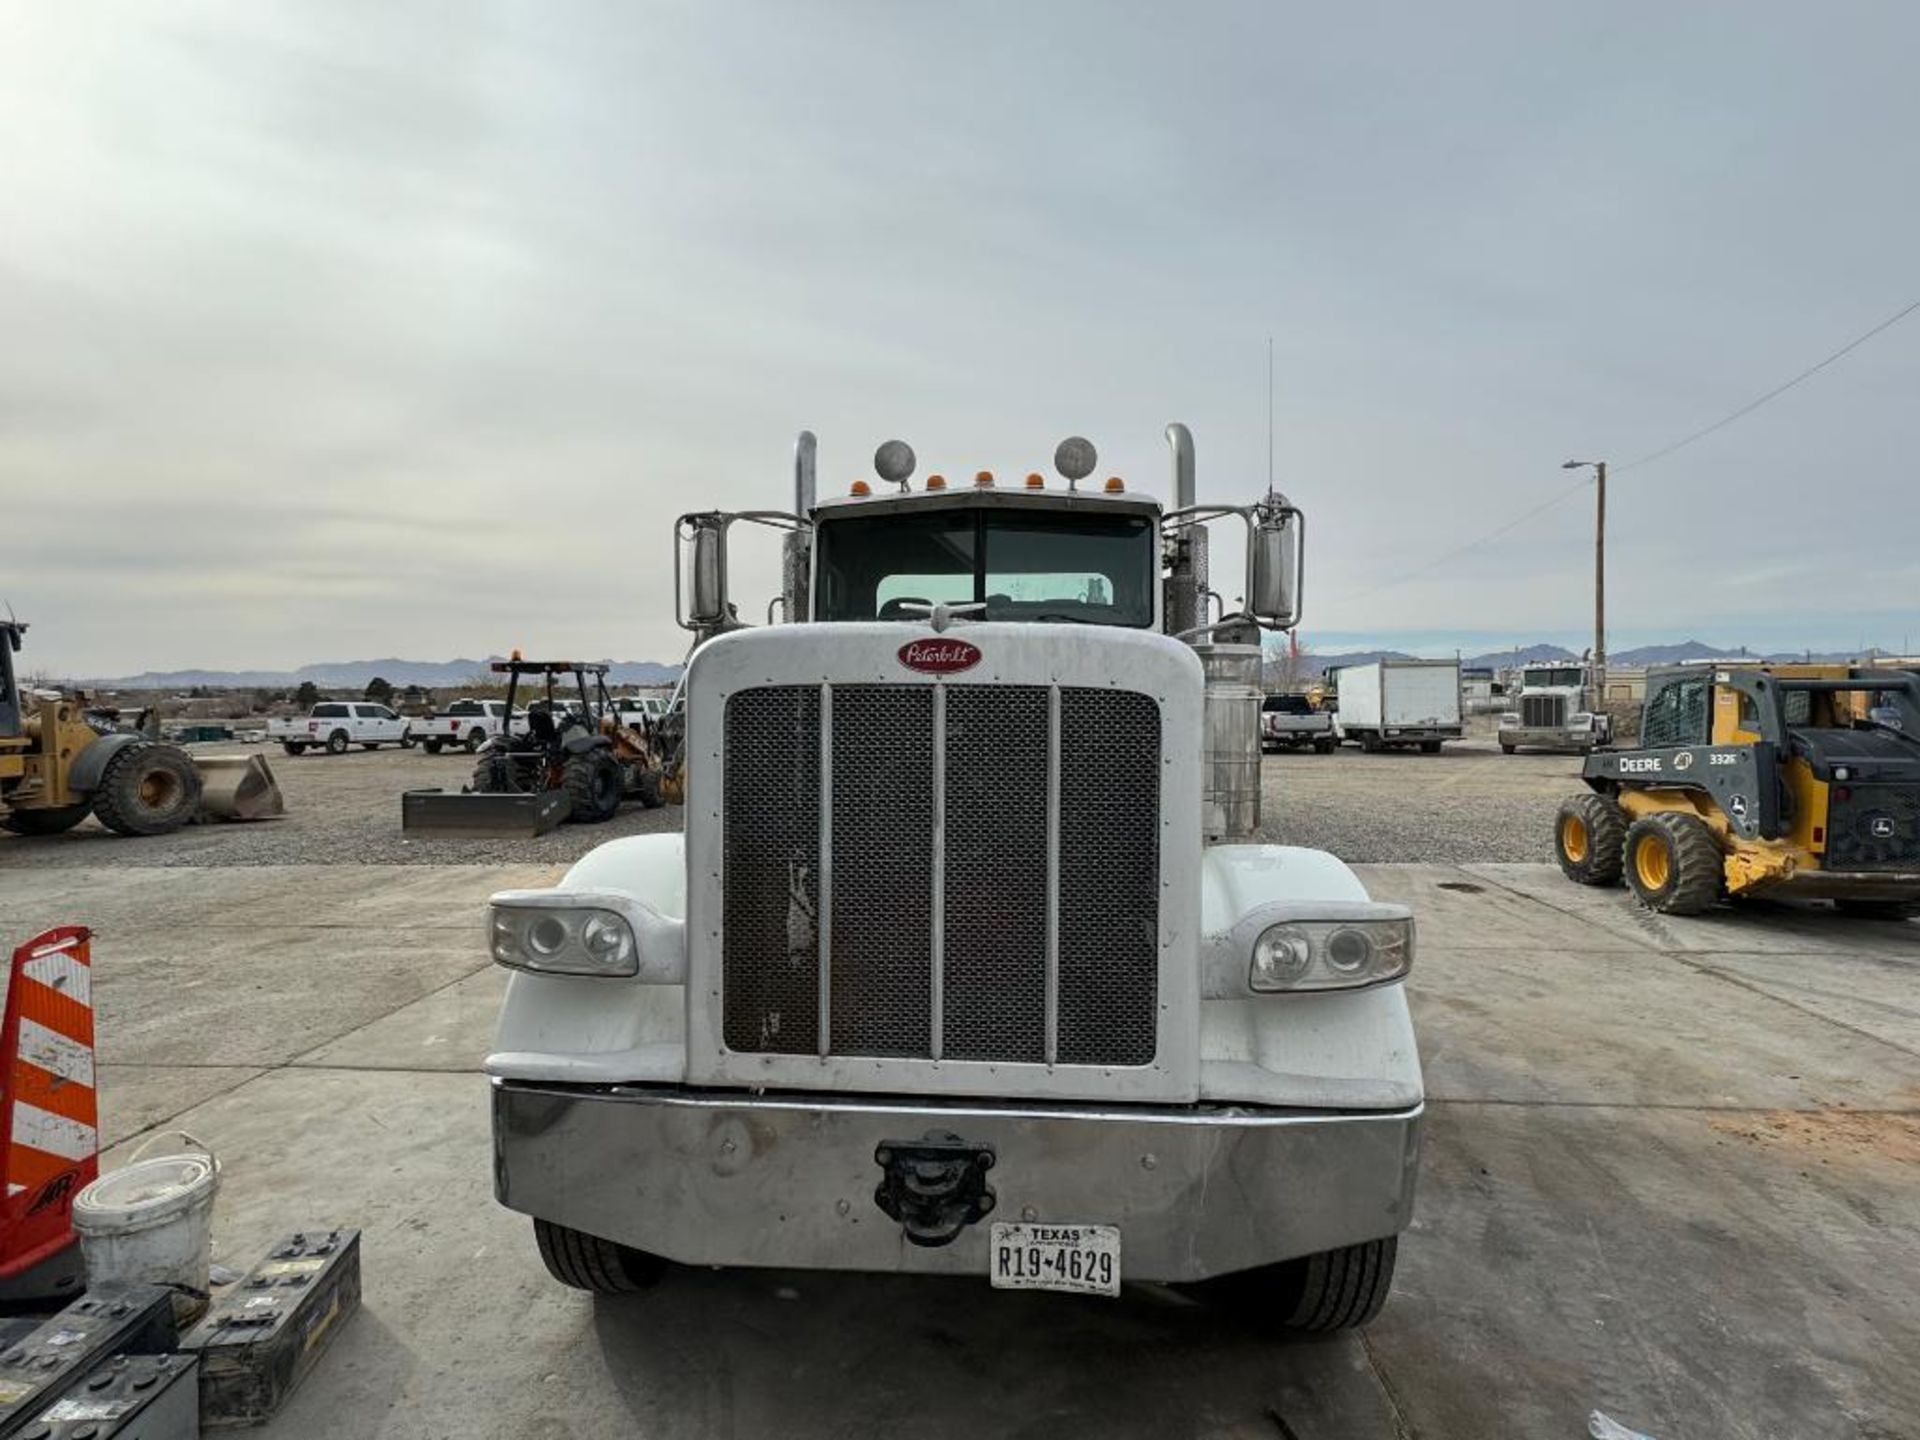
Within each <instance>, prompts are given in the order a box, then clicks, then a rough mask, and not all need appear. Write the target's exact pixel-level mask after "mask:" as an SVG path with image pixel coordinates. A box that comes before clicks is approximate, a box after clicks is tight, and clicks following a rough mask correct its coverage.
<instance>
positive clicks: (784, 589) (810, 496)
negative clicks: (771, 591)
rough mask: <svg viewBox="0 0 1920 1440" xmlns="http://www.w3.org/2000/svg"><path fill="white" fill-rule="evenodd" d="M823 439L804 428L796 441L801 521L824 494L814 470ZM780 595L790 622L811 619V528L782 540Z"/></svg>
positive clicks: (795, 468)
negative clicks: (820, 439)
mask: <svg viewBox="0 0 1920 1440" xmlns="http://www.w3.org/2000/svg"><path fill="white" fill-rule="evenodd" d="M819 443H820V442H819V441H817V440H815V439H814V438H813V432H812V431H811V430H802V431H801V432H800V435H799V438H798V439H796V440H795V441H794V442H793V513H794V514H795V515H798V516H799V517H800V519H801V520H803V521H804V520H806V518H807V517H808V516H809V515H810V514H811V513H812V511H813V505H814V501H815V500H816V499H817V498H818V496H819V493H820V486H819V481H818V479H817V477H816V474H815V469H814V452H815V451H816V450H817V449H818V448H819ZM780 557H781V560H780V569H781V584H780V594H781V597H782V599H783V601H784V602H785V609H786V617H785V618H786V619H787V620H789V621H794V620H804V619H806V618H807V602H808V594H807V592H808V581H809V579H810V578H811V572H812V570H813V532H812V531H811V530H808V529H800V530H789V531H788V532H787V536H786V539H784V540H782V541H781V542H780Z"/></svg>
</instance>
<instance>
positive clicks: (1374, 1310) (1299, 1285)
mask: <svg viewBox="0 0 1920 1440" xmlns="http://www.w3.org/2000/svg"><path fill="white" fill-rule="evenodd" d="M1399 1248H1400V1239H1399V1237H1398V1236H1397V1235H1390V1236H1388V1237H1387V1238H1386V1239H1385V1240H1369V1241H1367V1242H1366V1243H1365V1244H1361V1245H1345V1246H1342V1247H1341V1248H1340V1249H1338V1250H1326V1251H1322V1252H1321V1253H1320V1254H1318V1255H1303V1256H1301V1257H1300V1258H1299V1259H1298V1260H1286V1261H1282V1262H1281V1263H1280V1264H1278V1265H1262V1266H1261V1267H1260V1268H1259V1269H1257V1270H1243V1271H1241V1272H1240V1273H1239V1274H1236V1275H1225V1276H1222V1277H1221V1278H1220V1279H1218V1280H1210V1281H1207V1282H1205V1284H1204V1285H1203V1286H1202V1287H1201V1292H1200V1293H1201V1294H1203V1295H1212V1296H1216V1297H1218V1298H1219V1299H1220V1300H1222V1301H1223V1302H1224V1303H1225V1304H1226V1305H1227V1306H1228V1308H1230V1309H1232V1310H1234V1311H1237V1312H1238V1313H1240V1314H1242V1315H1244V1316H1246V1317H1247V1319H1248V1320H1249V1321H1250V1322H1252V1323H1254V1324H1256V1325H1259V1326H1262V1327H1270V1326H1276V1325H1277V1326H1280V1327H1282V1328H1284V1329H1288V1330H1294V1331H1300V1332H1303V1333H1306V1334H1310V1335H1323V1334H1326V1333H1327V1332H1329V1331H1333V1330H1351V1329H1355V1328H1357V1327H1359V1326H1361V1325H1365V1324H1367V1323H1368V1322H1370V1321H1371V1320H1372V1319H1373V1318H1374V1317H1375V1316H1376V1315H1378V1314H1379V1313H1380V1307H1381V1306H1383V1305H1385V1304H1386V1303H1387V1292H1388V1291H1389V1290H1391V1289H1392V1288H1393V1264H1394V1259H1395V1257H1396V1256H1397V1255H1398V1253H1399Z"/></svg>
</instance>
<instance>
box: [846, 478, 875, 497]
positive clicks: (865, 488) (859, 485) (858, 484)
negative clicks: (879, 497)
mask: <svg viewBox="0 0 1920 1440" xmlns="http://www.w3.org/2000/svg"><path fill="white" fill-rule="evenodd" d="M847 493H848V494H849V495H871V494H872V493H873V487H872V486H871V485H869V484H867V482H866V481H864V480H856V481H854V482H853V488H852V489H850V490H848V491H847Z"/></svg>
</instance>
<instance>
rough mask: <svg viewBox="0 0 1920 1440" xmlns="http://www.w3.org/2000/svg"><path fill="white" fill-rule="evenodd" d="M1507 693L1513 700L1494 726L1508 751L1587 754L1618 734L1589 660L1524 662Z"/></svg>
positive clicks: (1504, 748) (1502, 747) (1501, 747)
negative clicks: (1606, 709)
mask: <svg viewBox="0 0 1920 1440" xmlns="http://www.w3.org/2000/svg"><path fill="white" fill-rule="evenodd" d="M1506 698H1507V699H1508V700H1509V701H1510V702H1511V704H1510V706H1509V708H1507V709H1506V710H1504V711H1502V712H1501V715H1500V724H1499V728H1498V729H1497V730H1496V731H1495V734H1496V735H1497V736H1498V738H1499V741H1500V749H1501V750H1502V751H1503V752H1504V753H1505V754H1508V755H1511V754H1513V752H1514V751H1516V750H1520V749H1527V750H1555V751H1562V752H1566V753H1570V754H1576V755H1585V754H1589V753H1591V752H1592V751H1593V750H1595V749H1596V748H1598V747H1599V746H1602V745H1605V744H1606V743H1607V742H1608V741H1609V740H1611V739H1612V738H1613V722H1612V721H1611V720H1610V719H1609V718H1608V717H1607V715H1606V712H1605V711H1603V710H1602V709H1601V707H1600V696H1599V693H1598V691H1597V690H1596V689H1595V686H1594V677H1593V668H1592V667H1591V666H1589V665H1583V664H1579V663H1577V662H1576V663H1573V664H1557V665H1556V664H1546V665H1524V666H1522V667H1521V669H1520V679H1519V684H1518V685H1517V686H1516V687H1515V688H1514V689H1513V690H1511V691H1509V692H1508V694H1507V697H1506Z"/></svg>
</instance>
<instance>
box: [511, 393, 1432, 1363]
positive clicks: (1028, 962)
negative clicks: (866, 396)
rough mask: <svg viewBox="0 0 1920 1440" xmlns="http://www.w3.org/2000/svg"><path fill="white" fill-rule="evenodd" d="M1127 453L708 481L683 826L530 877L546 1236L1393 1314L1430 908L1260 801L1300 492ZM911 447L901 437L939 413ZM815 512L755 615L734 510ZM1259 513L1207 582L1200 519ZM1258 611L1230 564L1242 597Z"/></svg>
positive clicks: (524, 1008)
mask: <svg viewBox="0 0 1920 1440" xmlns="http://www.w3.org/2000/svg"><path fill="white" fill-rule="evenodd" d="M1168 433H1169V442H1170V445H1171V448H1172V456H1173V468H1174V477H1175V494H1176V497H1177V503H1176V505H1175V506H1174V507H1173V508H1171V509H1166V508H1163V507H1162V506H1161V505H1160V504H1159V502H1157V501H1156V500H1154V499H1152V498H1150V497H1147V496H1140V495H1135V494H1131V493H1129V492H1128V491H1127V489H1126V488H1125V486H1124V485H1123V484H1121V483H1120V482H1119V481H1118V480H1109V481H1106V482H1104V483H1100V484H1096V485H1090V486H1083V483H1082V482H1085V481H1086V480H1087V477H1088V475H1089V474H1090V472H1091V471H1092V469H1093V464H1094V458H1093V448H1092V446H1091V445H1088V444H1087V443H1086V442H1085V441H1081V440H1077V439H1076V440H1071V441H1068V442H1066V443H1064V444H1063V445H1062V446H1061V447H1060V449H1059V451H1058V452H1057V454H1056V468H1057V469H1058V470H1059V472H1060V476H1061V478H1062V479H1064V481H1065V482H1066V483H1065V485H1064V486H1062V485H1060V484H1059V483H1058V482H1055V483H1051V484H1050V483H1047V482H1046V481H1044V480H1043V479H1042V477H1040V476H1039V475H1037V474H1035V475H1030V476H1028V477H1026V479H1025V480H1024V481H1023V482H1021V483H1019V484H1017V485H1002V484H1000V483H998V482H997V480H996V478H995V477H993V476H990V475H987V474H985V473H980V474H977V475H975V476H974V477H973V478H972V479H971V480H970V481H968V482H967V483H965V484H949V483H948V482H947V481H946V479H945V478H944V477H942V476H938V475H935V476H929V477H927V479H926V480H925V481H924V483H923V484H921V485H920V486H918V487H914V486H912V485H911V484H910V479H909V477H910V476H911V474H912V471H913V464H914V462H913V459H912V456H911V452H910V451H908V450H907V447H905V446H904V445H902V444H900V443H899V442H889V444H888V445H885V446H882V447H881V449H880V451H879V453H878V454H877V455H876V457H875V471H876V476H877V479H876V481H865V480H863V481H861V482H859V483H858V484H857V485H856V486H855V490H854V493H853V494H851V495H849V496H846V497H842V498H836V499H831V500H819V499H817V498H816V495H815V487H814V478H813V446H812V437H811V436H803V437H802V440H801V444H800V446H799V447H798V448H797V450H796V466H795V503H794V508H793V510H792V511H790V512H751V513H750V514H747V515H723V514H714V513H705V514H698V515H691V516H686V517H682V520H681V522H680V525H679V527H678V535H679V539H680V542H681V543H680V544H679V546H678V547H677V551H676V561H677V564H678V573H679V575H680V577H681V581H682V584H681V593H682V601H681V619H682V622H683V623H684V624H686V625H687V626H688V627H689V628H690V629H692V630H693V631H694V632H695V634H696V637H697V639H696V644H695V646H694V649H693V652H692V654H691V657H690V659H689V662H688V668H687V673H686V677H685V680H684V687H683V695H684V722H685V731H684V733H685V741H684V745H683V751H682V760H683V769H682V771H681V772H680V775H679V780H680V782H681V791H680V793H683V794H684V797H685V805H686V825H685V832H684V834H682V835H647V836H634V837H628V838H626V839H621V840H615V841H612V842H610V843H608V844H606V845H603V846H601V847H599V848H598V849H596V850H594V851H593V852H591V853H590V854H588V855H587V856H586V857H584V858H583V859H582V860H581V861H580V862H579V863H578V864H577V865H575V866H574V867H573V869H572V870H571V871H570V872H569V873H568V875H567V876H566V877H565V878H564V879H563V880H562V881H561V882H560V884H559V885H558V886H556V887H555V888H553V889H550V890H531V891H508V892H503V893H501V894H500V895H497V896H495V897H494V900H493V904H492V915H491V921H490V927H491V936H492V949H493V956H494V959H495V960H496V961H497V962H499V963H500V964H502V965H504V966H506V967H507V968H508V970H509V971H510V978H509V981H508V988H507V994H506V999H505V1002H504V1005H503V1009H502V1014H501V1019H500V1025H499V1029H498V1033H497V1037H496V1045H495V1051H494V1053H493V1054H492V1055H491V1056H489V1058H488V1061H487V1070H488V1073H489V1076H490V1078H491V1085H492V1096H493V1132H494V1161H495V1163H494V1174H495V1184H496V1193H497V1195H498V1197H499V1199H500V1200H501V1202H502V1203H503V1204H505V1205H507V1206H509V1207H511V1208H513V1209H516V1210H519V1211H522V1212H524V1213H526V1214H528V1215H530V1216H532V1217H533V1219H534V1225H535V1232H536V1236H537V1238H538V1241H539V1245H540V1249H541V1253H542V1256H543V1258H544V1259H545V1260H546V1262H547V1264H548V1268H549V1270H550V1271H551V1272H552V1273H553V1274H554V1276H555V1277H556V1278H557V1279H559V1280H561V1281H563V1282H564V1283H568V1284H572V1285H576V1286H579V1287H582V1288H586V1289H591V1290H598V1291H608V1290H622V1289H633V1288H640V1287H642V1286H644V1285H646V1284H648V1283H650V1282H651V1281H652V1280H653V1279H655V1278H657V1277H658V1276H659V1274H660V1273H661V1272H662V1271H663V1270H664V1268H665V1267H666V1266H667V1265H668V1264H670V1263H674V1262H678V1263H684V1264H696V1265H718V1266H736V1265H738V1266H781V1267H801V1268H808V1267H812V1268H822V1269H847V1270H873V1271H910V1272H924V1273H939V1274H966V1275H972V1276H975V1277H979V1278H983V1279H985V1280H986V1281H987V1282H988V1283H990V1284H992V1285H994V1286H996V1287H1001V1288H1014V1289H1057V1290H1068V1291H1077V1292H1083V1293H1095V1294H1108V1295H1111V1294H1115V1293H1117V1292H1118V1289H1119V1287H1120V1285H1121V1283H1122V1282H1123V1281H1124V1280H1144V1281H1163V1282H1185V1281H1192V1282H1200V1281H1209V1282H1212V1281H1218V1282H1220V1283H1221V1287H1224V1288H1222V1289H1221V1290H1220V1293H1228V1292H1231V1293H1232V1294H1234V1295H1238V1296H1241V1297H1243V1298H1248V1299H1251V1300H1253V1301H1254V1303H1255V1306H1256V1308H1257V1309H1258V1310H1260V1311H1261V1312H1262V1313H1264V1314H1265V1315H1267V1316H1269V1317H1270V1318H1277V1319H1279V1320H1282V1321H1286V1322H1288V1323H1291V1324H1293V1325H1296V1326H1299V1327H1301V1328H1306V1329H1333V1328H1339V1327H1343V1326H1348V1325H1354V1324H1360V1323H1364V1322H1365V1321H1366V1320H1368V1319H1370V1318H1371V1317H1372V1315H1373V1314H1374V1313H1375V1312H1376V1311H1377V1310H1378V1308H1379V1306H1380V1304H1381V1303H1382V1302H1383V1301H1384V1299H1385V1296H1386V1294H1387V1290H1388V1287H1389V1284H1390V1281H1391V1275H1392V1269H1393V1260H1394V1254H1395V1246H1396V1242H1397V1236H1398V1234H1399V1232H1400V1230H1401V1229H1403V1228H1404V1227H1405V1226H1406V1224H1407V1223H1408V1220H1409V1218H1410V1215H1411V1207H1412V1199H1413V1186H1414V1174H1415V1166H1416V1162H1417V1155H1418V1144H1419V1136H1420V1132H1421V1121H1422V1112H1423V1092H1422V1087H1421V1079H1420V1069H1419V1060H1418V1054H1417V1050H1416V1047H1415V1042H1414V1036H1413V1031H1412V1026H1411V1023H1410V1020H1409V1015H1408V1010H1407V1004H1406V999H1405V994H1404V985H1403V983H1402V982H1403V981H1404V979H1405V976H1406V974H1407V971H1408V967H1409V966H1410V964H1411V962H1412V957H1413V920H1412V917H1411V915H1410V914H1409V913H1408V912H1407V910H1406V909H1405V907H1402V906H1397V905H1389V904H1382V903H1379V902H1375V901H1373V900H1372V899H1371V898H1370V897H1369V896H1368V894H1367V892H1366V890H1365V888H1364V886H1363V885H1362V884H1361V883H1360V881H1359V879H1358V878H1357V877H1356V876H1355V875H1354V874H1353V872H1352V871H1351V870H1349V869H1348V868H1347V867H1346V866H1345V865H1344V864H1342V863H1341V862H1340V861H1339V860H1338V859H1336V858H1334V857H1333V856H1331V855H1328V854H1325V853H1323V852H1319V851H1313V850H1305V849H1298V848H1293V847H1286V846H1275V845H1266V844H1260V843H1255V842H1254V840H1253V836H1254V834H1255V832H1256V831H1257V828H1258V823H1259V806H1260V789H1259V765H1260V730H1259V710H1260V701H1261V692H1260V689H1259V686H1258V675H1259V662H1260V657H1261V653H1262V652H1261V647H1260V634H1261V632H1262V630H1263V629H1285V628H1287V627H1289V626H1291V625H1292V624H1293V623H1294V622H1295V620H1296V619H1297V616H1298V576H1299V561H1300V548H1301V540H1302V534H1303V526H1304V518H1303V517H1302V516H1301V514H1300V512H1299V511H1298V510H1297V509H1296V508H1295V507H1293V506H1292V505H1290V504H1289V503H1287V502H1286V501H1285V500H1284V498H1282V497H1279V496H1277V495H1273V494H1270V495H1269V496H1268V497H1267V498H1266V499H1264V500H1262V501H1260V502H1258V503H1256V504H1252V505H1237V506H1236V505H1211V506H1202V505H1200V504H1198V502H1197V501H1196V499H1195V497H1194V493H1193V492H1194V481H1193V450H1192V442H1191V439H1190V437H1189V436H1188V435H1187V432H1186V430H1185V428H1184V427H1182V426H1171V427H1169V432H1168ZM903 452H904V454H903ZM876 491H879V492H880V493H875V492H876ZM742 522H748V523H764V524H771V525H775V526H777V527H779V528H780V529H782V530H783V531H785V535H786V539H785V562H786V563H785V567H784V578H783V583H782V590H781V597H780V598H781V602H782V604H783V608H784V610H785V613H786V615H787V616H789V617H792V618H791V620H790V621H789V622H788V623H783V624H777V625H776V624H769V625H764V626H755V627H748V626H745V625H743V624H741V622H740V621H739V619H738V614H739V610H738V607H737V605H736V604H735V602H734V601H733V599H732V597H731V594H730V590H729V584H728V574H727V551H726V544H725V537H726V535H727V532H728V530H729V529H730V528H731V527H732V526H733V525H735V524H737V523H742ZM1215 522H1220V525H1221V526H1222V527H1227V526H1233V525H1238V526H1239V527H1241V529H1243V530H1244V534H1245V577H1244V582H1239V579H1238V577H1236V583H1238V584H1239V588H1240V590H1241V591H1242V596H1241V598H1240V602H1239V608H1238V609H1237V610H1235V611H1233V612H1232V613H1230V614H1226V615H1223V616H1221V617H1220V618H1218V619H1214V618H1210V617H1211V611H1210V606H1209V595H1210V593H1211V592H1213V591H1214V590H1215V589H1216V588H1224V587H1217V586H1216V584H1215V582H1214V580H1213V579H1211V578H1210V575H1209V565H1208V559H1209V555H1208V550H1209V544H1208V535H1209V532H1208V528H1207V527H1208V526H1210V525H1213V524H1214V523H1215ZM1222 608H1225V607H1224V604H1223V605H1222Z"/></svg>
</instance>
